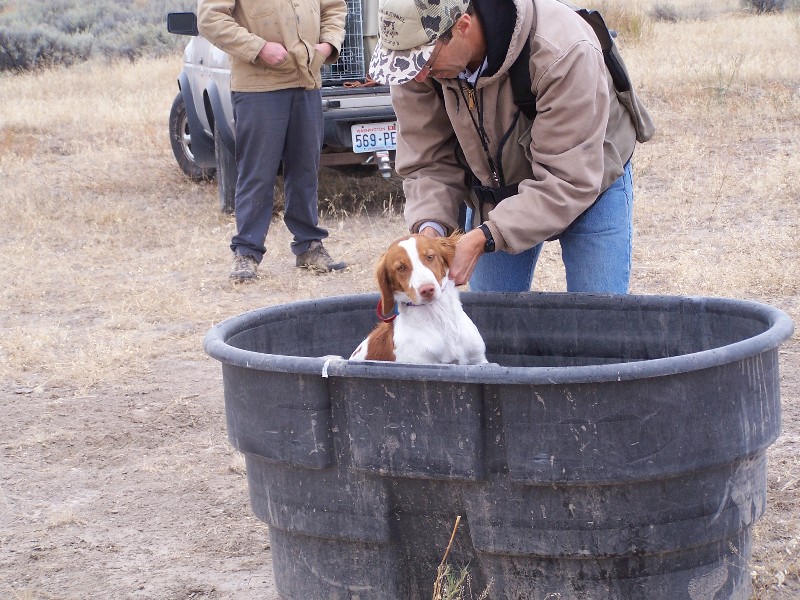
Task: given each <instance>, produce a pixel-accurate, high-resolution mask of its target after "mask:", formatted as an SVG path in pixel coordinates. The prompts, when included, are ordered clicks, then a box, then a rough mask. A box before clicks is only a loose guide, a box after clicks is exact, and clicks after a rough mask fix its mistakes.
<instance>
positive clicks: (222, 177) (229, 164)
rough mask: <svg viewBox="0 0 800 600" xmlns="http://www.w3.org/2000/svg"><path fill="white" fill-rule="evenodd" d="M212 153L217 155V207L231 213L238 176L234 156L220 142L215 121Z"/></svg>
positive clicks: (234, 203) (233, 206)
mask: <svg viewBox="0 0 800 600" xmlns="http://www.w3.org/2000/svg"><path fill="white" fill-rule="evenodd" d="M214 154H215V155H216V157H217V191H218V192H219V209H220V210H221V211H222V212H224V213H232V212H233V210H234V208H235V207H236V180H237V179H238V178H239V171H238V170H237V169H236V157H235V156H234V155H233V153H232V152H231V151H230V150H228V148H227V147H226V146H225V144H223V143H222V139H221V138H220V135H219V131H218V130H217V124H216V122H215V123H214Z"/></svg>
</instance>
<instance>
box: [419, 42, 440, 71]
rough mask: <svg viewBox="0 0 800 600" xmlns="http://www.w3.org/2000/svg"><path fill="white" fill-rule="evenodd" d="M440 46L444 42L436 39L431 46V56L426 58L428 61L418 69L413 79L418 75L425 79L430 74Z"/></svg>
mask: <svg viewBox="0 0 800 600" xmlns="http://www.w3.org/2000/svg"><path fill="white" fill-rule="evenodd" d="M442 46H444V44H443V43H442V42H441V40H437V41H436V44H434V46H433V53H432V54H431V57H430V58H429V59H428V62H426V63H425V64H424V65H423V67H422V68H421V69H420V70H419V73H418V74H417V77H415V79H416V78H418V77H420V76H421V77H422V79H425V78H427V77H428V75H430V74H431V71H433V63H435V62H436V59H437V58H438V57H439V52H441V50H442Z"/></svg>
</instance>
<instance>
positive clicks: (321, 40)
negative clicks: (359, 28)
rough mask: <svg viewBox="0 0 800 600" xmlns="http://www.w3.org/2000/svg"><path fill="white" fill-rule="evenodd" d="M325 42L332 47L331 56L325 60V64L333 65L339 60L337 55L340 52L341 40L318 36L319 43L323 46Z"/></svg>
mask: <svg viewBox="0 0 800 600" xmlns="http://www.w3.org/2000/svg"><path fill="white" fill-rule="evenodd" d="M325 42H328V43H329V44H330V45H331V46H333V52H331V55H330V56H329V57H328V58H326V59H325V64H333V63H335V62H336V61H337V60H339V53H340V52H341V50H342V49H341V45H342V40H340V39H339V38H336V37H332V36H327V35H323V36H320V38H319V43H320V44H323V43H325Z"/></svg>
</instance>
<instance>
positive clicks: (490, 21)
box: [473, 0, 536, 87]
mask: <svg viewBox="0 0 800 600" xmlns="http://www.w3.org/2000/svg"><path fill="white" fill-rule="evenodd" d="M473 2H474V3H475V12H477V13H478V17H479V18H480V20H481V24H482V25H483V28H484V32H492V34H491V35H486V58H487V61H488V65H487V68H486V71H485V72H484V73H483V74H482V75H481V78H480V80H479V86H478V87H483V85H487V84H489V83H490V82H492V81H494V80H495V79H496V78H497V77H498V76H500V75H502V74H503V73H506V72H507V71H508V69H509V67H511V65H512V64H514V61H515V60H516V59H517V57H518V56H519V54H520V52H522V47H523V45H524V44H525V39H526V36H525V35H524V34H523V33H522V32H528V37H529V36H530V33H531V32H532V31H533V30H534V29H535V27H536V22H535V21H536V19H535V13H536V8H535V6H534V4H533V0H511V1H509V0H473Z"/></svg>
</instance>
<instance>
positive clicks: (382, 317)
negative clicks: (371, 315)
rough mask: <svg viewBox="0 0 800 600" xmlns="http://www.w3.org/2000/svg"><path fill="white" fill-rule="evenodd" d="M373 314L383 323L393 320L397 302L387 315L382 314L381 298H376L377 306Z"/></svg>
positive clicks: (395, 314)
mask: <svg viewBox="0 0 800 600" xmlns="http://www.w3.org/2000/svg"><path fill="white" fill-rule="evenodd" d="M375 314H377V315H378V318H379V319H380V320H381V321H383V322H384V323H391V322H392V321H394V319H395V317H397V304H395V305H394V310H393V311H392V314H390V315H388V316H387V315H384V314H383V300H378V306H376V307H375Z"/></svg>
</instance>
